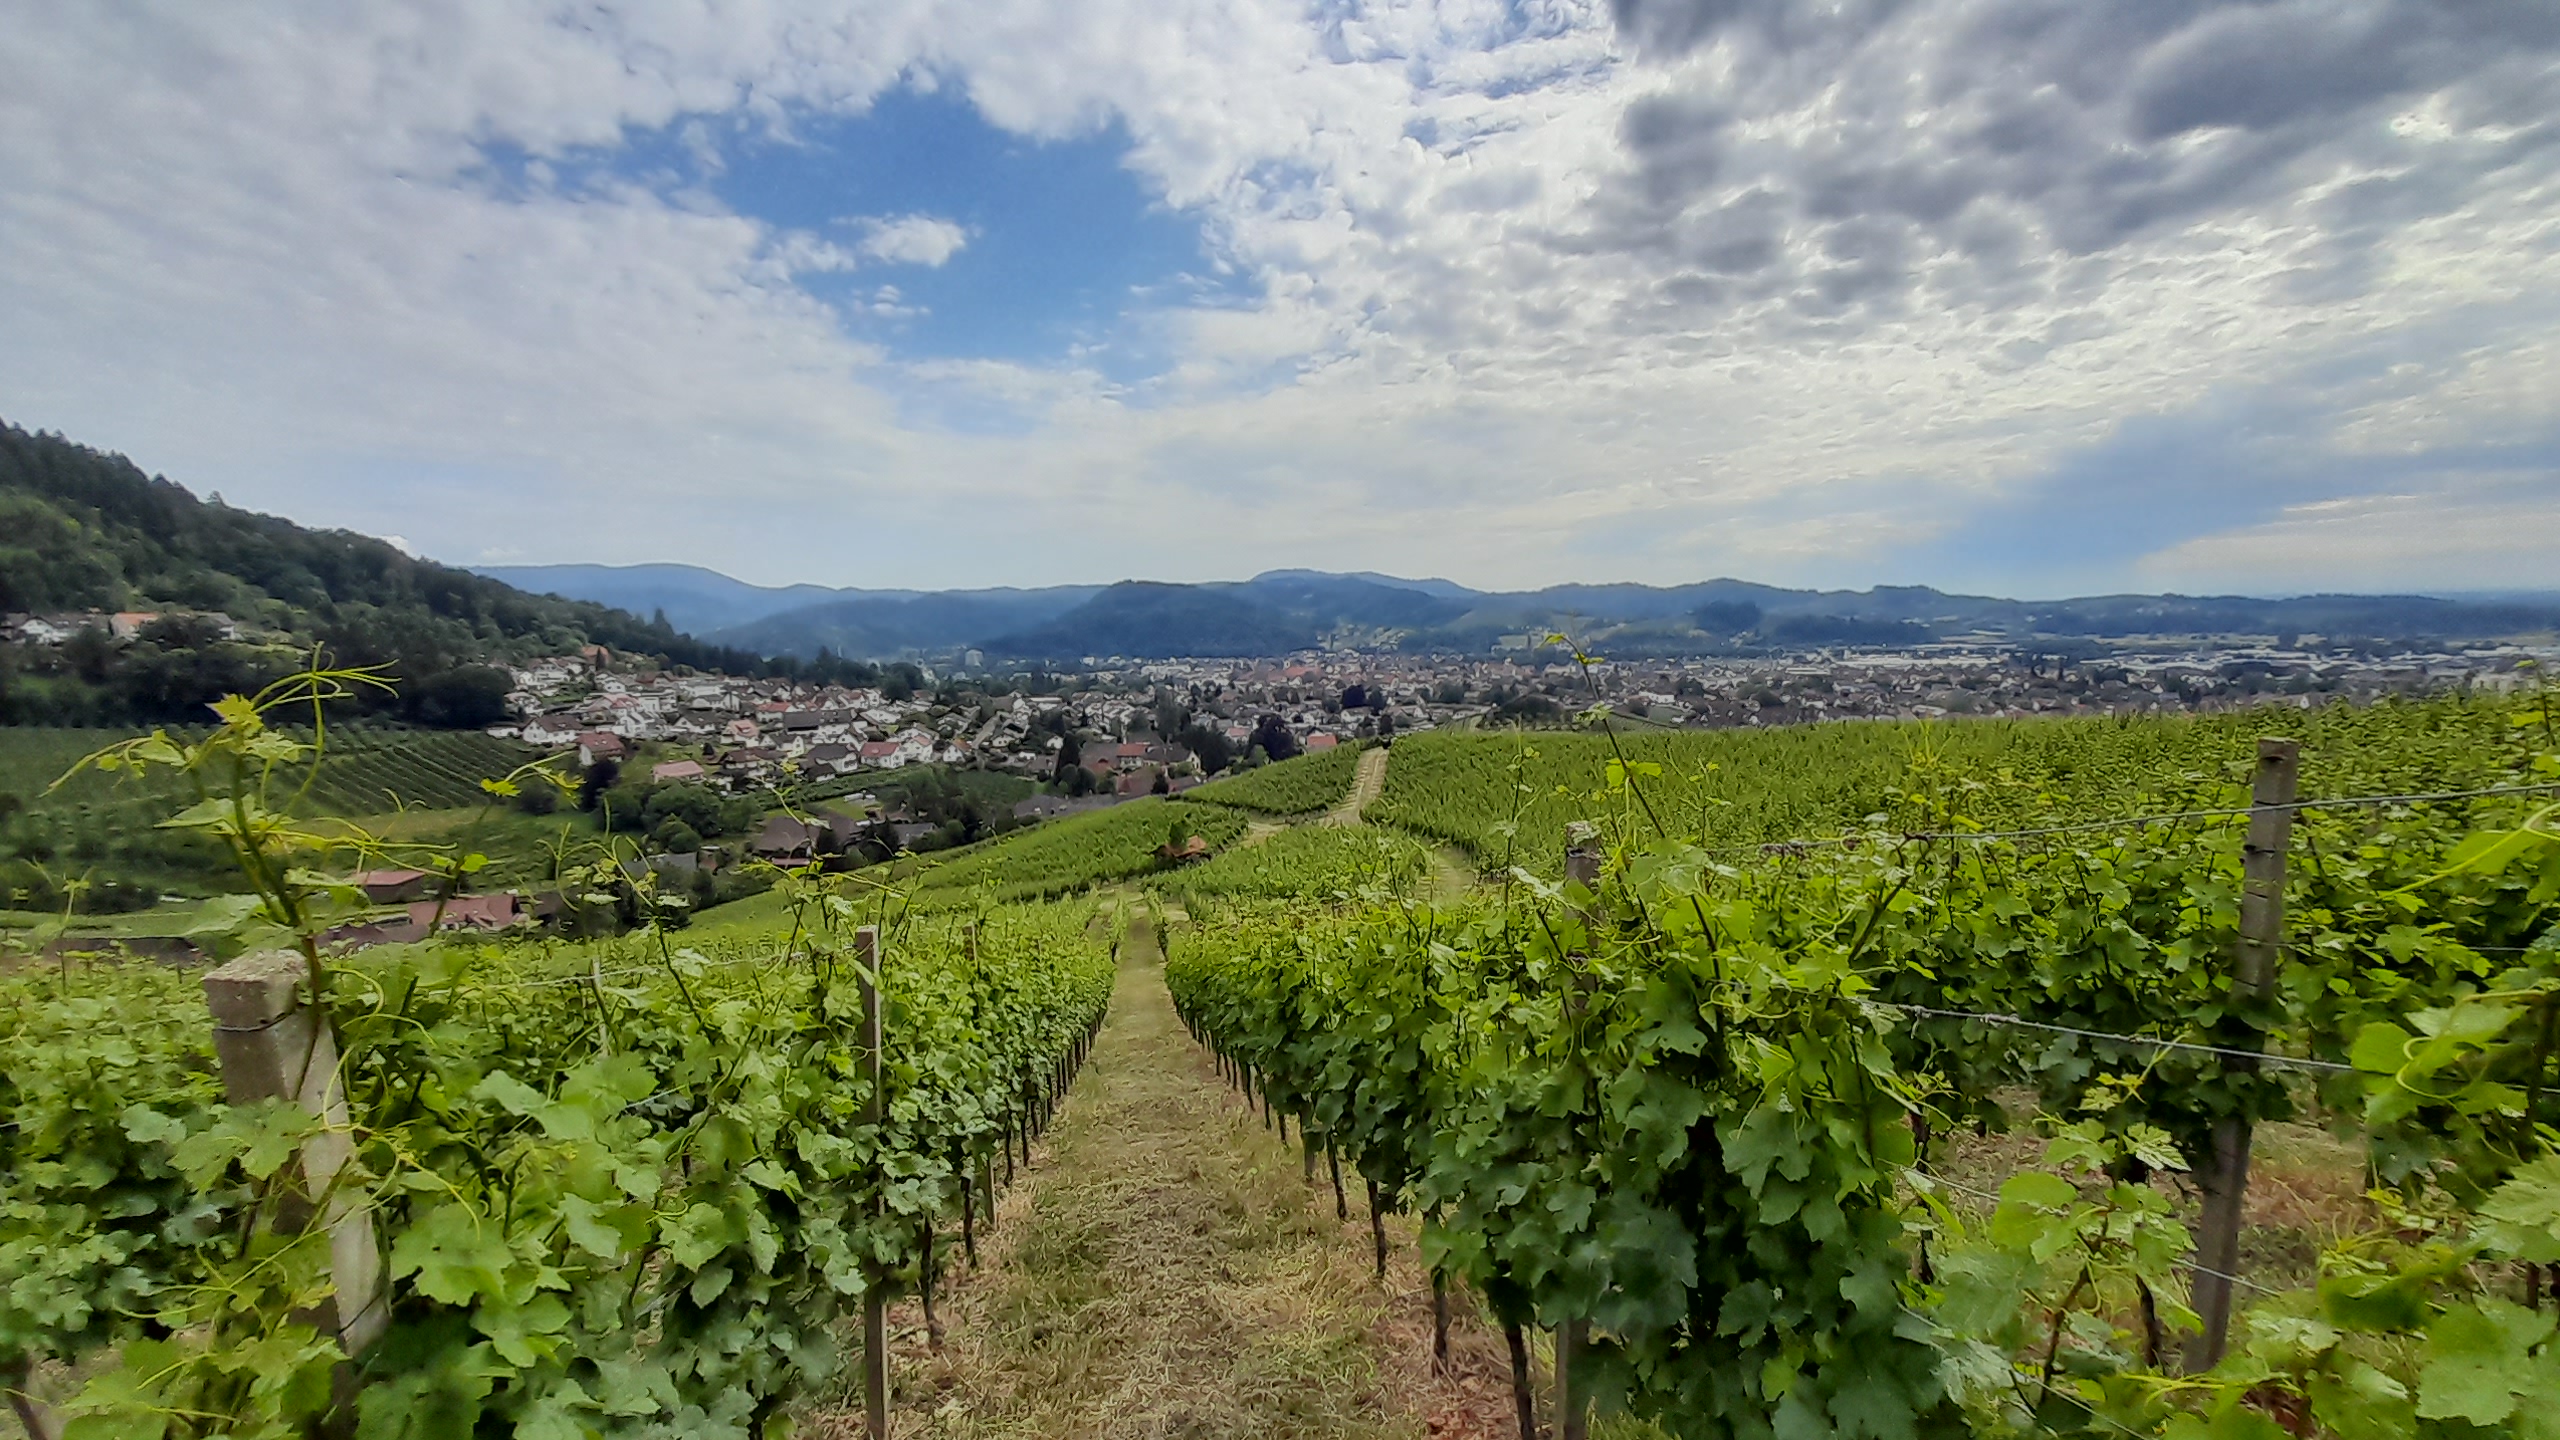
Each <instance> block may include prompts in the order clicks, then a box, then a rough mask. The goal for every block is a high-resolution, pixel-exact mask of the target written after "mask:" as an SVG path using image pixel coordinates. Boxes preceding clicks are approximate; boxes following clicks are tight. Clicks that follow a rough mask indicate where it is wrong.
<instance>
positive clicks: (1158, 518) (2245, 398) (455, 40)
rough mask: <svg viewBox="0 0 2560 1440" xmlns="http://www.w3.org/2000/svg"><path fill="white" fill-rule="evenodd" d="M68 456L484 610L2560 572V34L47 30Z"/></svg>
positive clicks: (18, 302)
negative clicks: (449, 584)
mask: <svg viewBox="0 0 2560 1440" xmlns="http://www.w3.org/2000/svg"><path fill="white" fill-rule="evenodd" d="M0 62H4V63H5V69H6V73H7V74H8V75H9V77H10V79H9V83H8V84H6V85H5V86H0V418H6V419H8V420H10V421H13V422H15V423H17V424H20V425H23V426H29V427H33V428H42V429H48V430H56V431H60V432H63V433H65V434H67V435H69V436H71V437H72V438H74V439H78V440H82V441H84V442H87V443H90V444H94V445H98V446H101V447H105V448H111V449H118V450H123V451H125V452H126V453H128V454H130V455H132V456H133V457H134V458H135V459H136V460H137V461H138V462H139V463H141V464H142V465H143V466H144V467H145V468H147V469H151V470H154V471H158V472H161V473H165V474H167V475H168V476H170V477H171V478H172V479H176V480H179V481H181V482H182V483H185V484H187V485H188V486H189V487H190V488H192V489H194V490H195V491H196V492H197V493H199V494H203V493H206V492H209V491H220V492H222V493H223V495H224V496H225V498H226V499H227V500H228V501H229V502H230V503H232V504H235V505H243V506H250V507H254V508H258V509H265V510H272V511H275V512H278V513H281V514H285V515H289V516H291V517H293V518H295V519H298V520H301V521H303V522H305V523H309V524H319V525H334V526H344V527H347V528H350V529H356V530H362V531H366V532H368V533H373V534H378V535H386V536H398V537H400V538H401V540H402V541H403V543H405V544H407V545H409V546H411V547H414V548H415V549H417V550H419V551H421V552H423V553H426V554H429V555H432V556H434V557H436V558H438V559H441V560H446V561H450V562H454V563H459V564H482V563H534V562H553V561H602V562H609V563H622V562H633V561H644V560H680V561H689V562H694V563H699V564H705V565H710V566H713V567H715V568H718V569H722V570H726V571H728V572H729V573H731V574H734V575H738V576H740V577H741V578H745V579H750V580H756V581H760V582H767V583H781V582H789V581H816V582H820V583H826V584H836V585H879V586H903V587H945V586H968V585H989V584H1043V583H1051V582H1061V581H1097V580H1110V579H1116V578H1121V577H1126V576H1136V577H1145V578H1154V579H1177V580H1180V579H1211V578H1235V577H1241V576H1244V575H1248V574H1251V573H1253V572H1255V571H1257V570H1261V569H1265V568H1270V567H1274V566H1294V565H1307V566H1318V567H1322V568H1328V569H1338V570H1353V569H1377V570H1386V571H1391V572H1397V573H1404V574H1437V575H1446V576H1449V577H1451V578H1453V579H1457V580H1460V581H1463V582H1466V583H1469V584H1473V585H1478V586H1483V587H1488V588H1506V589H1507V588H1522V587H1527V586H1534V585H1540V584H1547V583H1552V582H1557V581H1564V580H1586V581H1587V580H1604V579H1631V580H1643V581H1652V582H1672V581H1684V580H1695V579H1703V578H1707V577H1710V576H1716V575H1735V576H1741V577H1745V578H1750V579H1758V580H1766V581H1772V582H1777V583H1790V584H1805V583H1814V584H1825V585H1853V586H1864V585H1869V584H1874V583H1878V582H1891V583H1931V584H1937V585H1941V586H1945V587H1948V588H1961V589H1970V590H1978V591H1991V592H1997V593H2006V594H2025V595H2054V594H2084V593H2093V592H2100V591H2111V590H2158V589H2178V590H2186V591H2199V590H2237V591H2250V592H2283V591H2303V590H2385V589H2391V590H2401V589H2433V590H2440V591H2450V590H2478V589H2494V588H2508V587H2536V588H2551V587H2554V586H2560V564H2555V563H2554V556H2555V553H2560V363H2555V352H2554V346H2555V344H2560V6H2555V5H2551V4H2547V3H2535V0H2251V3H2211V0H1803V3H1789V0H1616V3H1614V4H1612V3H1609V0H1596V3H1575V0H1445V3H1439V4H1428V3H1412V4H1355V3H1312V4H1311V3H1261V0H965V3H953V4H935V3H927V0H834V3H830V4H824V5H798V4H790V3H783V0H723V3H708V0H693V3H687V0H655V3H649V4H633V5H599V4H580V3H548V4H529V3H528V4H506V3H496V0H416V3H408V4H400V5H387V4H354V5H350V4H344V3H334V0H333V3H304V4H292V3H280V0H261V3H254V4H252V3H223V0H183V3H180V0H171V3H164V4H145V3H102V4H59V3H47V0H0Z"/></svg>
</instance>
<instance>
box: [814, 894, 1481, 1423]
mask: <svg viewBox="0 0 2560 1440" xmlns="http://www.w3.org/2000/svg"><path fill="white" fill-rule="evenodd" d="M1290 1139H1291V1142H1292V1148H1291V1149H1287V1150H1284V1149H1283V1148H1282V1146H1281V1145H1280V1143H1279V1141H1278V1139H1277V1138H1276V1137H1275V1136H1273V1135H1271V1134H1270V1133H1268V1132H1267V1131H1266V1130H1265V1129H1264V1128H1263V1122H1262V1120H1261V1118H1260V1116H1259V1115H1258V1114H1249V1113H1248V1112H1247V1110H1246V1109H1245V1107H1244V1105H1243V1102H1242V1101H1241V1100H1240V1099H1238V1098H1237V1097H1236V1096H1235V1095H1234V1094H1233V1093H1232V1092H1231V1091H1229V1090H1227V1089H1225V1088H1224V1087H1223V1086H1221V1085H1220V1084H1219V1082H1218V1081H1217V1079H1216V1076H1215V1074H1214V1072H1213V1071H1212V1069H1211V1068H1210V1066H1209V1064H1208V1061H1207V1057H1206V1056H1205V1054H1204V1053H1203V1052H1202V1051H1201V1050H1200V1049H1199V1048H1198V1047H1197V1046H1195V1045H1194V1044H1193V1043H1192V1041H1191V1038H1190V1037H1189V1035H1187V1034H1186V1033H1184V1031H1183V1029H1182V1025H1181V1023H1180V1021H1179V1020H1178V1019H1177V1018H1176V1017H1175V1015H1174V1013H1173V1004H1172V1000H1171V998H1170V997H1169V996H1168V995H1167V994H1166V993H1165V988H1164V980H1163V970H1162V953H1161V950H1160V949H1159V947H1158V945H1157V942H1156V938H1155V936H1154V934H1153V933H1152V931H1151V930H1149V929H1148V928H1147V924H1146V922H1145V920H1144V919H1143V918H1142V917H1137V918H1133V921H1132V924H1131V928H1130V931H1129V934H1128V937H1127V940H1126V942H1125V943H1124V944H1123V946H1122V963H1121V970H1120V980H1119V990H1118V993H1117V995H1116V996H1115V997H1114V999H1113V1002H1112V1012H1111V1017H1110V1019H1109V1021H1108V1022H1107V1023H1106V1024H1105V1025H1104V1027H1103V1030H1102V1034H1101V1037H1100V1039H1099V1042H1098V1043H1097V1044H1096V1046H1095V1048H1094V1051H1093V1055H1092V1058H1091V1059H1090V1060H1089V1061H1088V1062H1087V1063H1086V1065H1085V1068H1084V1071H1083V1073H1082V1074H1081V1075H1079V1076H1078V1077H1077V1080H1076V1084H1075V1087H1074V1089H1073V1090H1072V1091H1070V1092H1069V1096H1068V1101H1067V1104H1066V1107H1065V1108H1064V1109H1063V1110H1062V1111H1061V1112H1060V1115H1059V1117H1058V1119H1057V1122H1056V1123H1055V1124H1054V1125H1053V1126H1052V1128H1051V1129H1050V1131H1049V1133H1048V1135H1047V1137H1046V1138H1045V1140H1044V1141H1043V1144H1042V1152H1040V1153H1037V1154H1036V1158H1035V1163H1034V1165H1033V1168H1032V1170H1031V1171H1030V1173H1029V1175H1028V1176H1027V1177H1026V1178H1025V1179H1024V1180H1023V1181H1021V1182H1020V1183H1017V1184H1016V1185H1015V1186H1014V1187H1013V1188H1012V1189H1011V1190H1010V1191H1008V1192H1007V1193H1006V1195H1005V1197H1004V1204H1003V1206H1002V1207H1001V1209H1000V1211H999V1214H998V1221H997V1228H996V1233H995V1235H994V1236H993V1237H992V1240H991V1241H990V1240H987V1239H984V1238H982V1240H981V1247H980V1248H981V1260H982V1266H981V1268H980V1270H979V1271H978V1272H977V1273H976V1274H974V1275H965V1274H964V1275H961V1276H959V1277H957V1281H956V1283H955V1284H954V1285H953V1286H952V1288H951V1289H950V1290H949V1292H947V1293H946V1295H945V1298H944V1300H943V1302H942V1305H941V1310H942V1318H943V1321H944V1325H945V1327H946V1330H947V1332H948V1339H947V1341H946V1344H945V1346H944V1349H943V1350H942V1352H941V1353H940V1354H939V1355H936V1354H933V1353H932V1352H930V1351H929V1350H928V1349H927V1348H926V1346H925V1343H924V1339H923V1337H922V1336H921V1335H920V1334H915V1333H913V1332H914V1329H915V1327H916V1326H917V1325H919V1324H920V1317H918V1316H916V1315H914V1314H912V1313H906V1312H905V1311H902V1312H901V1317H900V1322H899V1328H900V1329H901V1330H902V1331H904V1332H905V1334H904V1338H902V1339H901V1340H900V1342H899V1344H898V1347H897V1354H896V1360H895V1374H896V1377H897V1379H896V1390H897V1396H896V1407H895V1423H894V1427H893V1428H894V1430H895V1433H896V1434H897V1435H899V1436H901V1437H908V1436H933V1437H950V1440H976V1437H998V1436H1003V1437H1015V1436H1022V1437H1028V1436H1044V1437H1047V1436H1055V1437H1075V1436H1096V1437H1099V1436H1105V1435H1108V1436H1111V1437H1114V1440H1150V1437H1177V1436H1179V1437H1198V1440H1223V1437H1245V1436H1271V1437H1316V1436H1325V1437H1334V1436H1340V1437H1415V1440H1419V1437H1425V1436H1431V1437H1448V1440H1472V1437H1492V1436H1497V1435H1507V1434H1508V1432H1509V1429H1510V1427H1509V1425H1508V1424H1507V1423H1506V1422H1505V1421H1504V1418H1503V1417H1505V1416H1506V1415H1507V1413H1508V1412H1507V1409H1506V1408H1505V1407H1506V1406H1507V1403H1508V1401H1507V1391H1506V1390H1505V1389H1504V1388H1503V1386H1504V1381H1503V1379H1502V1373H1503V1372H1502V1371H1501V1370H1500V1369H1499V1361H1500V1354H1501V1342H1500V1339H1499V1338H1498V1336H1495V1335H1492V1334H1489V1333H1487V1332H1485V1331H1484V1330H1483V1329H1482V1328H1481V1327H1478V1326H1475V1325H1473V1324H1471V1323H1465V1322H1463V1321H1462V1323H1461V1324H1460V1325H1459V1327H1458V1329H1457V1331H1456V1332H1455V1336H1454V1339H1455V1345H1454V1353H1455V1355H1456V1359H1457V1364H1456V1367H1455V1369H1456V1372H1457V1373H1456V1375H1454V1376H1453V1377H1450V1378H1446V1379H1441V1378H1435V1377H1433V1376H1432V1375H1431V1373H1430V1363H1429V1349H1430V1334H1431V1332H1430V1323H1431V1322H1430V1291H1429V1286H1428V1282H1427V1280H1426V1279H1425V1277H1424V1276H1423V1274H1422V1272H1421V1270H1420V1268H1419V1265H1418V1260H1417V1256H1416V1254H1415V1250H1414V1245H1413V1228H1412V1226H1411V1224H1410V1223H1409V1222H1406V1221H1403V1220H1401V1219H1393V1220H1391V1228H1390V1237H1391V1240H1392V1243H1393V1245H1394V1256H1393V1260H1392V1263H1391V1264H1390V1266H1389V1269H1388V1274H1387V1279H1386V1281H1385V1282H1384V1283H1381V1282H1379V1281H1378V1280H1376V1279H1374V1278H1373V1276H1372V1273H1371V1265H1372V1258H1371V1249H1370V1242H1369V1235H1368V1227H1367V1214H1366V1211H1365V1209H1364V1207H1363V1205H1362V1201H1361V1197H1360V1195H1359V1193H1358V1190H1357V1187H1358V1179H1357V1177H1356V1176H1355V1177H1353V1178H1352V1184H1353V1186H1354V1191H1353V1194H1352V1197H1351V1201H1350V1219H1349V1221H1348V1222H1347V1223H1344V1222H1341V1221H1338V1220H1337V1219H1336V1217H1335V1213H1334V1205H1333V1195H1332V1191H1331V1189H1330V1188H1329V1187H1328V1186H1327V1185H1326V1183H1325V1181H1324V1177H1323V1170H1322V1168H1321V1167H1320V1166H1319V1168H1318V1171H1317V1180H1316V1184H1315V1186H1314V1187H1313V1188H1312V1189H1310V1188H1309V1187H1308V1186H1307V1185H1306V1184H1305V1183H1304V1182H1303V1180H1302V1178H1301V1173H1300V1164H1299V1159H1298V1156H1297V1154H1296V1152H1295V1150H1294V1143H1295V1141H1296V1139H1297V1137H1296V1136H1295V1135H1292V1136H1291V1137H1290ZM955 1248H956V1247H955ZM953 1258H954V1263H955V1267H956V1262H957V1256H956V1255H955V1256H954V1257H953ZM854 1358H856V1357H850V1356H849V1357H848V1361H849V1366H848V1368H851V1365H850V1362H851V1361H852V1360H853V1359H854ZM811 1418H812V1420H813V1421H814V1425H813V1427H812V1428H814V1429H816V1430H818V1431H819V1432H820V1433H821V1434H823V1435H826V1436H829V1437H839V1440H840V1437H849V1436H855V1435H859V1434H860V1433H861V1410H860V1403H859V1400H858V1399H857V1400H855V1401H854V1402H853V1403H852V1404H850V1405H848V1406H845V1407H842V1408H834V1409H826V1410H822V1411H820V1412H819V1413H817V1414H816V1415H814V1416H812V1417H811Z"/></svg>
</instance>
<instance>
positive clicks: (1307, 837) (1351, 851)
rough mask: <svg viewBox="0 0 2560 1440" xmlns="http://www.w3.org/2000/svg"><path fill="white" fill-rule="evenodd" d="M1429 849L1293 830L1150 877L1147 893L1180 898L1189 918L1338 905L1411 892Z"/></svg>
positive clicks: (1367, 834)
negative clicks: (1275, 905) (1257, 905)
mask: <svg viewBox="0 0 2560 1440" xmlns="http://www.w3.org/2000/svg"><path fill="white" fill-rule="evenodd" d="M1430 868H1431V855H1430V851H1429V850H1428V849H1427V848H1426V847H1425V846H1424V845H1423V844H1422V843H1421V842H1419V841H1417V840H1415V839H1413V838H1412V837H1411V836H1409V835H1402V834H1398V833H1396V832H1395V831H1391V830H1381V829H1371V828H1343V829H1336V828H1331V827H1319V826H1312V825H1308V826H1299V827H1297V828H1294V829H1289V830H1283V831H1281V832H1280V833H1279V834H1277V835H1274V836H1272V837H1271V838H1270V839H1269V840H1267V841H1265V842H1264V843H1262V844H1259V845H1247V846H1241V847H1238V848H1236V849H1232V850H1229V851H1227V852H1226V853H1225V854H1223V855H1220V856H1218V857H1217V858H1216V859H1213V860H1211V861H1209V862H1208V863H1206V864H1204V865H1197V866H1193V867H1191V868H1188V869H1184V870H1176V871H1172V872H1170V873H1167V874H1163V875H1159V876H1156V877H1154V878H1152V879H1150V880H1149V881H1148V882H1147V883H1148V886H1149V887H1150V888H1151V889H1154V890H1157V891H1158V892H1160V893H1163V894H1166V895H1172V896H1179V897H1181V899H1182V900H1183V902H1184V903H1185V904H1186V905H1187V906H1188V907H1189V908H1190V910H1191V911H1192V912H1193V913H1194V914H1195V915H1204V914H1207V913H1210V912H1211V911H1212V910H1214V909H1217V908H1218V907H1221V906H1226V905H1233V904H1238V903H1248V902H1254V901H1292V902H1303V901H1316V902H1321V903H1330V904H1342V903H1346V902H1348V901H1352V900H1357V899H1363V898H1370V899H1377V900H1389V899H1394V898H1396V897H1399V896H1402V895H1407V894H1410V893H1412V892H1413V891H1414V890H1415V888H1416V887H1417V885H1418V883H1419V882H1420V881H1421V880H1422V879H1423V878H1424V877H1425V876H1427V875H1428V874H1429V873H1430Z"/></svg>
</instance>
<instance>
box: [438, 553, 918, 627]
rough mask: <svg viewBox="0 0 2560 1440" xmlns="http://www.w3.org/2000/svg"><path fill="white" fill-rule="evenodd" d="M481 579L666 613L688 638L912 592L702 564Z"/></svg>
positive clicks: (517, 569)
mask: <svg viewBox="0 0 2560 1440" xmlns="http://www.w3.org/2000/svg"><path fill="white" fill-rule="evenodd" d="M472 569H473V570H475V571H477V572H478V573H480V574H482V575H486V576H489V577H490V578H491V579H494V580H504V581H505V582H507V583H508V584H510V585H513V586H515V587H516V588H517V589H519V590H530V591H532V592H534V593H535V594H537V595H558V596H562V597H564V598H566V599H570V600H591V601H594V602H595V603H596V604H598V605H610V606H612V607H614V608H615V609H617V610H628V611H630V612H631V613H632V614H634V615H649V614H654V613H656V612H658V611H661V610H663V611H665V612H666V615H667V623H668V624H670V625H673V626H674V627H676V628H677V629H679V630H682V631H684V632H686V633H687V634H691V635H704V634H708V633H709V632H711V631H714V630H720V629H725V628H727V627H729V626H732V625H744V624H746V623H747V622H748V621H751V620H761V619H763V618H764V617H765V616H767V615H772V614H776V613H778V612H780V611H784V610H791V609H795V608H797V607H800V606H803V605H814V604H818V603H821V602H824V601H828V600H840V599H844V598H846V597H848V596H856V595H860V596H888V597H893V598H900V599H903V598H905V597H907V596H910V595H913V594H914V593H915V592H914V591H912V590H903V591H901V590H881V591H864V590H837V589H831V588H829V587H827V586H824V585H750V584H748V583H747V582H746V581H744V580H734V579H731V578H730V577H729V576H726V575H723V574H721V573H720V572H719V571H717V570H707V569H705V568H703V567H702V566H700V565H475V566H473V567H472Z"/></svg>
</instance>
